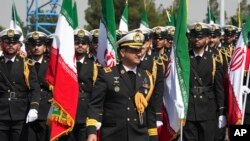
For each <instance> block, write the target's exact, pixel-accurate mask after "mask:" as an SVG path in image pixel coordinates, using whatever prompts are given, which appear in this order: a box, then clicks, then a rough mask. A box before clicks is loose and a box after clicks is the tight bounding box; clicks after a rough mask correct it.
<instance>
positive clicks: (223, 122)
mask: <svg viewBox="0 0 250 141" xmlns="http://www.w3.org/2000/svg"><path fill="white" fill-rule="evenodd" d="M226 124H227V119H226V116H223V115H221V116H219V123H218V127H219V128H223V127H225V126H226Z"/></svg>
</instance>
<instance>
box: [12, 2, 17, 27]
mask: <svg viewBox="0 0 250 141" xmlns="http://www.w3.org/2000/svg"><path fill="white" fill-rule="evenodd" d="M13 6H15V8H16V5H15V2H14V0H12V10H13V9H14V8H13ZM12 12H13V14H14V17H13V22H14V24H13V25H14V28H16V11H15V9H14V11H12Z"/></svg>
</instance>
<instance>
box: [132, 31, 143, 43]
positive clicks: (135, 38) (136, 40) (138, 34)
mask: <svg viewBox="0 0 250 141" xmlns="http://www.w3.org/2000/svg"><path fill="white" fill-rule="evenodd" d="M133 40H134V41H135V42H142V36H141V33H140V32H137V33H136V34H135V35H134V37H133Z"/></svg>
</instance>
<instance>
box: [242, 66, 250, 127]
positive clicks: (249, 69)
mask: <svg viewBox="0 0 250 141" xmlns="http://www.w3.org/2000/svg"><path fill="white" fill-rule="evenodd" d="M249 73H250V65H249V64H248V71H247V81H246V87H248V85H249ZM243 94H244V95H245V96H244V101H243V107H242V120H241V124H242V125H243V123H244V118H245V110H246V103H247V95H248V93H243Z"/></svg>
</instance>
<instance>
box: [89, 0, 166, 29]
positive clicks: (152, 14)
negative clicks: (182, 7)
mask: <svg viewBox="0 0 250 141" xmlns="http://www.w3.org/2000/svg"><path fill="white" fill-rule="evenodd" d="M88 5H89V7H88V8H87V9H86V10H85V19H86V21H87V22H88V25H86V26H85V27H84V28H86V29H87V30H91V29H95V28H99V22H100V17H101V16H100V11H101V3H100V0H89V1H88ZM124 6H125V0H124V1H117V0H115V1H114V9H115V20H116V25H117V27H118V24H119V21H120V18H121V15H122V11H123V9H124ZM143 6H144V5H143V0H128V8H129V10H128V11H129V13H128V24H129V29H130V30H131V29H135V28H138V27H139V24H140V20H141V19H140V17H141V11H142V8H143ZM146 11H147V14H148V20H149V26H150V27H154V26H157V25H162V26H165V25H166V19H167V16H166V12H165V11H166V9H164V8H162V6H160V7H158V8H157V10H156V6H155V2H154V0H151V1H150V2H147V6H146Z"/></svg>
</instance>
